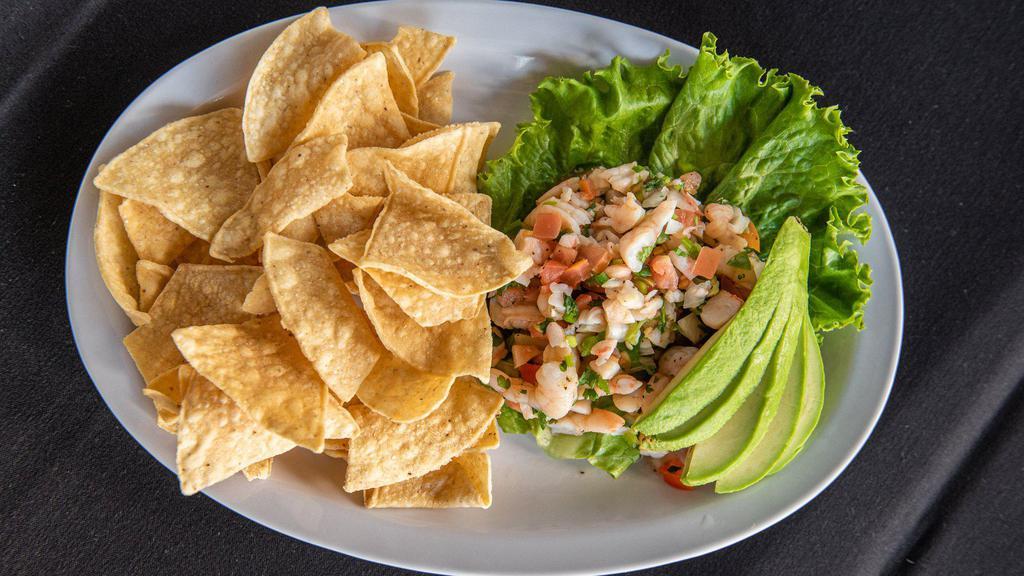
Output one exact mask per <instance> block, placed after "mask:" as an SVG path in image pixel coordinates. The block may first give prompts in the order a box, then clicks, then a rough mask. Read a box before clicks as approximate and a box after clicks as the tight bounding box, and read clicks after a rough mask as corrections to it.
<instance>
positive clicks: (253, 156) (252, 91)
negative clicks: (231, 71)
mask: <svg viewBox="0 0 1024 576" xmlns="http://www.w3.org/2000/svg"><path fill="white" fill-rule="evenodd" d="M365 55H366V52H364V51H363V49H362V48H360V47H359V43H358V42H356V41H355V40H353V39H352V38H351V37H349V36H348V35H346V34H343V33H341V32H338V31H337V30H335V29H334V27H333V26H332V25H331V16H330V14H329V13H328V12H327V9H326V8H317V9H316V10H313V11H312V12H310V13H309V14H306V15H305V16H303V17H301V18H299V19H298V20H296V21H295V22H292V23H291V24H289V25H288V27H287V28H285V29H284V31H283V32H281V34H280V35H279V36H278V37H277V38H275V39H274V42H273V43H272V44H271V45H270V47H269V48H267V51H266V52H264V53H263V56H262V57H261V58H260V61H259V63H258V64H257V65H256V69H255V70H253V73H252V77H251V78H250V79H249V87H248V89H247V90H246V92H245V116H244V117H243V119H242V130H243V131H244V133H245V149H246V152H247V153H248V158H249V160H250V161H251V162H260V161H262V160H269V159H271V158H274V157H275V156H280V155H281V154H282V153H283V152H284V151H285V150H287V149H288V147H289V145H290V144H291V143H292V140H294V139H295V136H297V135H298V134H299V132H302V129H303V128H304V127H305V126H306V123H307V122H308V121H309V119H310V117H311V116H312V115H313V111H314V110H315V109H316V106H317V103H318V102H319V101H320V98H321V97H322V96H323V95H324V93H325V92H326V91H327V88H328V87H330V85H331V83H332V82H333V81H334V79H335V78H337V77H338V75H339V74H341V73H342V72H343V71H344V70H346V69H347V68H349V67H350V66H352V65H353V64H355V63H356V62H359V61H360V60H362V59H363V57H364V56H365Z"/></svg>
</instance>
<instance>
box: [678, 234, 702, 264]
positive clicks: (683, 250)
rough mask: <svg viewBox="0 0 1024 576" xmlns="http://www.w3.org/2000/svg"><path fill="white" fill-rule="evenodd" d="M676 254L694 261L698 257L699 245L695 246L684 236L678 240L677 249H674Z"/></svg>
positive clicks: (695, 244)
mask: <svg viewBox="0 0 1024 576" xmlns="http://www.w3.org/2000/svg"><path fill="white" fill-rule="evenodd" d="M676 254H679V255H680V256H685V257H687V258H694V259H696V258H697V256H699V255H700V244H697V243H696V242H694V241H693V240H690V239H689V238H687V237H686V236H682V237H680V238H679V247H677V248H676Z"/></svg>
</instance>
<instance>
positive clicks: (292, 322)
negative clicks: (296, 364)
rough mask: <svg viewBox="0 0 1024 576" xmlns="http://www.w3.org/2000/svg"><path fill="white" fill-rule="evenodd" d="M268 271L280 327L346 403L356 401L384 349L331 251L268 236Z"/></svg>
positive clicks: (264, 251) (313, 245)
mask: <svg viewBox="0 0 1024 576" xmlns="http://www.w3.org/2000/svg"><path fill="white" fill-rule="evenodd" d="M263 265H264V270H266V276H267V280H268V281H269V285H270V292H271V293H272V294H273V295H274V303H275V305H276V306H277V310H278V311H279V312H280V314H281V322H282V324H283V325H284V326H285V328H287V329H288V330H289V331H291V332H292V334H294V335H295V339H296V340H297V341H298V344H299V346H300V347H301V348H302V351H303V353H304V354H305V355H306V357H307V358H309V359H310V361H312V363H313V366H314V367H315V368H316V372H317V373H318V374H319V375H320V377H321V378H322V379H323V381H324V382H326V383H327V385H328V386H329V387H330V389H331V390H332V391H333V392H334V393H335V394H336V395H337V396H338V398H340V399H341V400H342V401H343V402H347V401H348V400H350V399H351V398H352V396H354V395H355V393H356V390H357V389H358V388H359V384H360V383H362V381H363V379H364V378H366V375H367V374H369V373H370V370H372V369H373V365H374V363H375V362H377V358H378V356H380V354H381V351H382V347H381V345H380V344H379V343H378V341H377V338H376V337H375V336H374V333H373V328H371V327H370V323H369V322H368V321H367V319H366V315H365V314H364V313H363V311H362V310H360V309H359V306H357V305H356V303H355V301H354V300H353V299H352V296H351V295H349V292H348V290H347V289H346V288H345V285H344V284H343V282H342V280H341V276H340V275H339V274H338V271H337V269H335V267H334V264H332V263H331V258H330V257H329V256H328V252H327V250H325V249H323V248H321V247H320V246H317V245H316V244H309V243H306V242H298V241H296V240H290V239H288V238H284V237H283V236H278V235H276V234H268V235H267V237H266V246H264V248H263Z"/></svg>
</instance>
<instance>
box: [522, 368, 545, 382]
mask: <svg viewBox="0 0 1024 576" xmlns="http://www.w3.org/2000/svg"><path fill="white" fill-rule="evenodd" d="M537 370H540V364H523V365H522V366H520V367H519V375H520V376H521V377H522V378H523V380H525V381H527V382H529V383H530V384H536V383H537Z"/></svg>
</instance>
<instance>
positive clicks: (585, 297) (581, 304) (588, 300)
mask: <svg viewBox="0 0 1024 576" xmlns="http://www.w3.org/2000/svg"><path fill="white" fill-rule="evenodd" d="M595 298H596V297H595V296H594V295H593V294H591V293H589V292H584V293H583V294H580V295H579V296H577V297H576V308H577V309H578V310H579V311H580V312H583V311H584V310H589V309H590V305H591V304H593V302H594V300H595Z"/></svg>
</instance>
